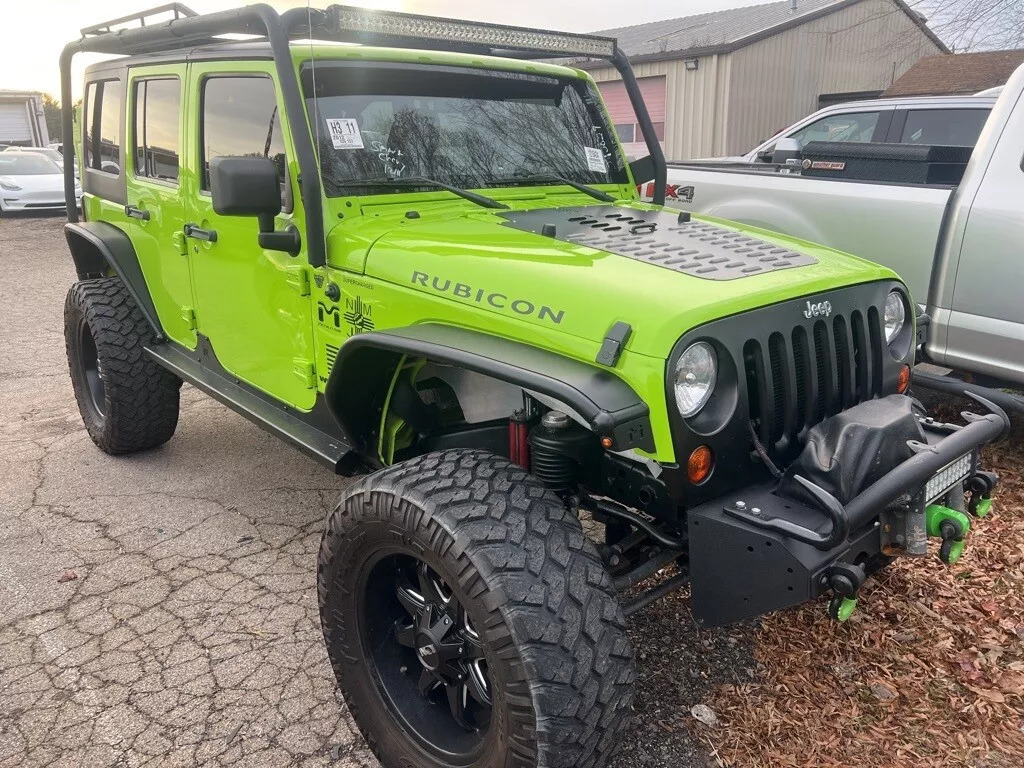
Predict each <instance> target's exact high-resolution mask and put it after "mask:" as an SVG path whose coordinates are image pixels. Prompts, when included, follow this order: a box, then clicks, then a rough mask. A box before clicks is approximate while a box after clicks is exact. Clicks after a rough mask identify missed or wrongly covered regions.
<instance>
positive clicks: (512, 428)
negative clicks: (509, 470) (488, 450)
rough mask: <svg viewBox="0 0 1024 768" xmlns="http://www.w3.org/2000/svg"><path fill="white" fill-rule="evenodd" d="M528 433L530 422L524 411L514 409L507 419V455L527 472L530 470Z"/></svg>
mask: <svg viewBox="0 0 1024 768" xmlns="http://www.w3.org/2000/svg"><path fill="white" fill-rule="evenodd" d="M529 434H530V422H529V417H528V416H527V415H526V411H516V412H515V413H513V414H512V416H511V417H510V418H509V420H508V457H509V459H510V460H511V461H512V463H513V464H518V465H519V466H520V467H522V468H523V469H525V470H526V471H527V472H529V471H530V444H529V443H528V442H527V437H528V436H529Z"/></svg>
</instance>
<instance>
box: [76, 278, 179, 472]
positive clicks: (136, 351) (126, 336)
mask: <svg viewBox="0 0 1024 768" xmlns="http://www.w3.org/2000/svg"><path fill="white" fill-rule="evenodd" d="M64 341H65V343H66V344H67V353H68V368H69V370H70V372H71V384H72V386H73V387H74V390H75V399H76V400H77V401H78V410H79V411H80V412H81V414H82V421H83V422H85V428H86V430H87V431H88V432H89V436H90V437H91V438H92V439H93V442H94V443H96V445H98V446H99V447H100V448H101V449H103V450H104V451H106V452H107V453H110V454H121V453H132V452H134V451H141V450H145V449H146V448H155V447H156V446H158V445H162V444H163V443H166V442H167V441H168V440H170V439H171V435H173V434H174V428H175V427H176V426H177V425H178V394H179V390H180V389H181V379H179V378H177V377H176V376H174V375H173V374H171V373H169V372H168V371H166V370H164V369H163V368H161V367H160V366H159V365H157V364H156V363H155V362H153V361H152V360H150V359H149V358H147V357H146V356H145V354H144V353H143V346H144V345H146V344H149V343H151V342H152V341H153V331H152V329H150V327H149V325H148V324H147V323H146V320H145V318H144V317H143V316H142V313H141V312H140V311H139V308H138V307H137V306H136V305H135V301H134V300H133V299H132V297H131V296H130V295H129V294H128V291H127V290H125V287H124V284H123V283H122V282H121V281H120V280H119V279H117V278H113V277H104V278H100V279H97V280H84V281H82V282H79V283H75V284H74V285H73V286H71V290H70V291H68V297H67V300H66V301H65V302H64Z"/></svg>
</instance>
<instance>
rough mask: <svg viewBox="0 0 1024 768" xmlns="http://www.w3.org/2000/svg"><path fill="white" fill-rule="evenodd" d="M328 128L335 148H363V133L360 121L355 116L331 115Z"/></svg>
mask: <svg viewBox="0 0 1024 768" xmlns="http://www.w3.org/2000/svg"><path fill="white" fill-rule="evenodd" d="M327 130H328V131H329V132H330V134H331V145H332V146H333V147H334V148H335V149H363V134H361V133H360V132H359V123H357V122H356V121H355V120H354V119H353V118H350V117H329V118H327Z"/></svg>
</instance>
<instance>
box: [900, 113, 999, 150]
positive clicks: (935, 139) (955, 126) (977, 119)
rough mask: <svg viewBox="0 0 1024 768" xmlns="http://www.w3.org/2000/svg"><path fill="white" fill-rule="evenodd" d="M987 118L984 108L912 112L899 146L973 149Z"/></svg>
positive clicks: (908, 114) (908, 115)
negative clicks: (926, 145)
mask: <svg viewBox="0 0 1024 768" xmlns="http://www.w3.org/2000/svg"><path fill="white" fill-rule="evenodd" d="M988 115H989V110H987V109H917V110H911V111H910V112H908V113H907V122H906V125H904V126H903V135H902V136H901V137H900V143H901V144H946V145H953V146H958V147H973V146H974V145H975V144H976V143H977V141H978V134H980V133H981V129H982V127H983V126H984V125H985V121H986V120H988Z"/></svg>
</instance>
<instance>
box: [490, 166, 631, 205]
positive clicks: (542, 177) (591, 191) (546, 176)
mask: <svg viewBox="0 0 1024 768" xmlns="http://www.w3.org/2000/svg"><path fill="white" fill-rule="evenodd" d="M502 181H517V182H519V181H527V182H534V183H542V182H545V181H557V182H558V183H559V184H565V185H566V186H569V187H572V188H573V189H575V190H577V191H578V192H582V193H583V194H585V195H590V196H591V197H592V198H594V199H595V200H601V201H602V202H605V203H614V202H615V198H614V197H612V196H611V195H609V194H608V193H607V192H605V191H604V190H601V189H596V188H594V187H589V186H587V185H586V184H580V183H579V182H578V181H573V180H572V179H567V178H565V177H564V176H558V175H556V174H554V173H537V174H533V175H532V176H512V177H510V178H508V179H502Z"/></svg>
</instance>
